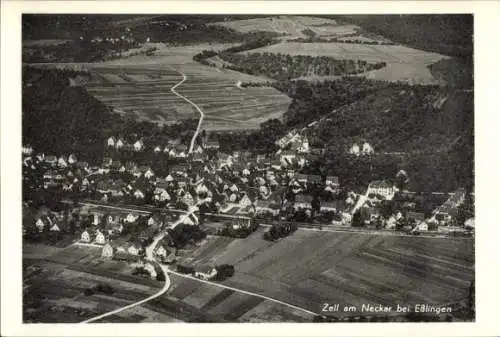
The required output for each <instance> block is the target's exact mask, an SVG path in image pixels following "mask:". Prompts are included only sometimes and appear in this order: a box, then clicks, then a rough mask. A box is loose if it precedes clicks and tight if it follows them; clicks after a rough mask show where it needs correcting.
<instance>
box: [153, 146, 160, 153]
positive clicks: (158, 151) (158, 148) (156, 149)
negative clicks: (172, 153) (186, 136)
mask: <svg viewBox="0 0 500 337" xmlns="http://www.w3.org/2000/svg"><path fill="white" fill-rule="evenodd" d="M153 152H154V153H160V152H161V146H159V145H158V146H155V148H154V150H153Z"/></svg>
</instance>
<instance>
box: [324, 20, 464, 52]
mask: <svg viewBox="0 0 500 337" xmlns="http://www.w3.org/2000/svg"><path fill="white" fill-rule="evenodd" d="M333 18H334V19H336V20H338V21H340V22H344V23H352V24H356V25H358V26H360V27H361V28H362V29H363V30H366V31H369V32H372V33H375V34H379V35H382V36H384V37H386V38H388V39H389V40H391V41H393V42H397V43H401V44H403V45H407V46H410V47H414V48H417V49H422V50H427V51H432V52H437V53H441V54H445V55H450V56H455V57H458V58H468V59H472V53H473V38H472V36H473V32H474V16H473V15H472V14H437V15H429V14H425V15H419V14H409V15H347V16H345V15H342V16H333Z"/></svg>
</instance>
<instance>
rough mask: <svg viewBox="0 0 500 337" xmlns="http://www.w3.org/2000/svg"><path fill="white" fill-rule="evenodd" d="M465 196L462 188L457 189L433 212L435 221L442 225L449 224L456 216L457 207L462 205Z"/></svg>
mask: <svg viewBox="0 0 500 337" xmlns="http://www.w3.org/2000/svg"><path fill="white" fill-rule="evenodd" d="M465 196H466V191H465V189H464V188H459V189H458V190H457V191H456V192H454V193H453V194H452V195H451V196H450V197H449V198H448V199H447V200H446V201H445V202H444V203H443V204H442V205H441V206H439V207H438V208H437V209H436V210H435V211H434V216H433V218H435V219H436V220H438V221H439V222H441V223H442V224H444V223H449V222H450V221H451V220H452V218H453V217H456V216H457V214H458V207H459V206H460V205H462V204H463V202H464V200H465Z"/></svg>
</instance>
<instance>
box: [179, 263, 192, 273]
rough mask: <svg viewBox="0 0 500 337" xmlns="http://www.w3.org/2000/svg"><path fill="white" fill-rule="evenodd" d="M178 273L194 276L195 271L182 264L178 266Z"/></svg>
mask: <svg viewBox="0 0 500 337" xmlns="http://www.w3.org/2000/svg"><path fill="white" fill-rule="evenodd" d="M177 271H178V272H179V273H181V274H194V272H195V270H194V268H193V267H191V266H184V265H182V264H178V265H177Z"/></svg>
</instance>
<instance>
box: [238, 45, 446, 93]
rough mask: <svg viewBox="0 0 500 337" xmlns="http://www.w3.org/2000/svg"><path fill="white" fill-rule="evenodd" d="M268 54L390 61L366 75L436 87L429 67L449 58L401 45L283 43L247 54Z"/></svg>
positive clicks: (436, 81)
mask: <svg viewBox="0 0 500 337" xmlns="http://www.w3.org/2000/svg"><path fill="white" fill-rule="evenodd" d="M254 52H268V53H281V54H288V55H292V56H293V55H311V56H329V57H334V58H338V59H353V60H365V61H367V62H386V63H387V66H386V67H384V68H382V69H379V70H373V71H369V72H367V73H364V74H363V76H367V77H369V78H373V79H377V80H387V81H412V82H413V83H419V84H435V83H438V82H439V81H438V79H436V78H434V77H433V75H432V74H431V72H430V70H429V69H428V68H427V66H428V65H430V64H433V63H435V62H437V61H440V60H443V59H447V57H446V56H444V55H441V54H437V53H431V52H426V51H422V50H417V49H413V48H408V47H404V46H397V45H366V44H352V43H335V42H332V43H298V42H283V43H279V44H274V45H271V46H267V47H263V48H258V49H253V50H250V51H246V52H245V53H254Z"/></svg>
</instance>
